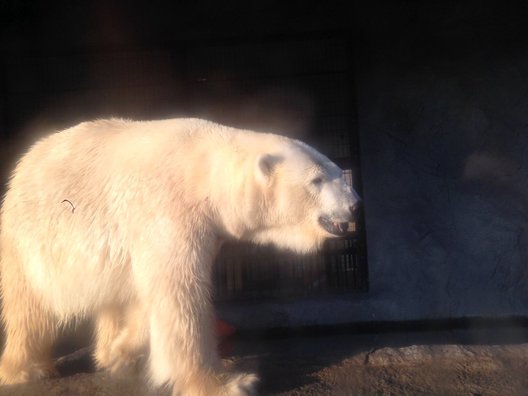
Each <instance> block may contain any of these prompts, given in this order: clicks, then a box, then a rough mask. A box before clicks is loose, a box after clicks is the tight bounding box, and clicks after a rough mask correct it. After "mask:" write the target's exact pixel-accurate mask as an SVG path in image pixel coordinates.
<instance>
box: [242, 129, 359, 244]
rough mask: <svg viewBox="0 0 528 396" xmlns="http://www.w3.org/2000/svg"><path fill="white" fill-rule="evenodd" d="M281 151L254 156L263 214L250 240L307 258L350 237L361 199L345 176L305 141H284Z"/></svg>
mask: <svg viewBox="0 0 528 396" xmlns="http://www.w3.org/2000/svg"><path fill="white" fill-rule="evenodd" d="M279 147H280V149H278V150H275V151H271V152H268V153H264V154H260V155H257V156H256V163H255V168H254V172H255V179H256V184H257V186H259V192H260V194H259V195H258V196H257V197H256V200H257V201H259V205H258V207H259V211H258V215H257V216H256V218H257V219H258V220H257V222H256V224H255V227H254V228H253V230H252V232H251V233H250V235H248V237H249V238H248V239H250V240H252V241H253V242H256V243H272V244H273V245H275V246H277V247H279V248H286V249H290V250H293V251H296V252H299V253H308V252H311V251H313V250H316V249H318V248H320V246H321V245H322V243H323V241H324V240H325V239H327V238H331V237H336V236H344V235H346V234H347V233H348V225H349V223H350V222H354V221H355V220H356V216H357V208H358V206H359V202H360V199H359V196H358V195H357V193H356V192H355V191H354V190H353V189H352V188H351V187H350V186H349V185H347V184H346V182H345V181H344V179H343V171H342V170H341V169H340V168H339V167H338V166H337V165H336V164H334V163H333V162H332V161H330V160H329V159H328V158H327V157H325V156H324V155H323V154H321V153H319V152H318V151H317V150H315V149H314V148H312V147H310V146H308V145H307V144H305V143H303V142H300V141H297V140H291V139H284V140H282V144H281V145H280V146H279Z"/></svg>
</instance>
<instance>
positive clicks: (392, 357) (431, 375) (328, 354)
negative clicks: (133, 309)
mask: <svg viewBox="0 0 528 396" xmlns="http://www.w3.org/2000/svg"><path fill="white" fill-rule="evenodd" d="M526 336H527V330H526V329H524V328H509V329H504V328H503V329H490V330H479V331H467V330H464V331H450V332H446V331H443V332H430V331H429V332H425V333H424V332H409V331H405V332H396V333H379V334H354V333H343V332H340V333H332V332H330V333H328V334H324V333H323V334H321V333H319V334H317V335H312V336H310V335H302V336H299V335H296V336H293V337H292V336H290V337H271V338H270V337H266V338H262V337H257V336H252V337H239V338H234V339H233V340H232V341H231V342H230V343H228V344H225V345H224V346H223V348H224V350H225V353H226V354H227V355H228V359H229V360H230V361H232V362H233V364H235V365H237V366H240V367H243V368H244V369H246V370H251V371H257V372H258V373H259V374H260V376H261V378H262V383H261V387H260V393H261V394H263V395H280V396H294V395H428V396H429V395H442V396H444V395H470V396H477V395H482V396H484V395H490V396H491V395H497V396H508V395H519V396H521V395H523V396H524V395H526V394H528V342H527V341H528V340H527V337H526ZM88 356H89V348H85V349H81V350H79V351H77V352H76V353H74V354H69V355H67V356H65V357H62V358H60V359H59V360H58V366H59V367H60V370H61V372H62V377H61V378H58V379H52V380H46V381H40V382H36V383H31V384H25V385H19V386H9V387H7V386H6V387H1V388H0V395H1V396H3V395H10V396H22V395H24V396H41V395H56V396H59V395H61V396H62V395H76V396H77V395H78V396H88V395H90V396H93V395H108V396H110V395H118V396H121V395H123V396H124V395H127V396H128V395H131V396H133V395H138V396H139V395H154V394H157V395H158V394H161V395H165V394H167V392H162V391H158V392H153V391H151V390H149V389H148V388H147V387H146V386H145V384H144V381H143V380H142V378H141V377H140V376H139V377H138V376H134V377H122V378H119V379H115V378H109V377H108V375H106V374H105V373H102V372H94V371H93V369H92V367H91V365H90V363H89V359H88Z"/></svg>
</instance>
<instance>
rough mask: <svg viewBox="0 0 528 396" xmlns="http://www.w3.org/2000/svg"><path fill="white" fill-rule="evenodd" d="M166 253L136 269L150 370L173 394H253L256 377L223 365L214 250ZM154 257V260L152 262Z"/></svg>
mask: <svg viewBox="0 0 528 396" xmlns="http://www.w3.org/2000/svg"><path fill="white" fill-rule="evenodd" d="M183 251H184V249H182V248H181V247H180V249H179V251H178V252H177V254H174V253H175V252H173V254H170V255H169V256H167V257H171V258H172V260H169V261H166V262H165V263H160V261H154V262H151V263H149V264H147V265H145V266H142V268H141V269H138V272H140V273H141V274H138V275H139V276H137V279H141V287H140V288H142V289H143V290H142V295H143V298H144V300H145V301H144V303H145V306H148V307H149V309H150V313H149V327H150V331H149V332H150V359H149V366H150V373H151V379H152V381H153V382H154V383H155V384H156V385H164V384H169V385H170V386H172V388H173V395H174V396H176V395H192V396H195V395H196V396H202V395H203V396H213V395H225V396H227V395H251V394H254V393H255V385H256V382H257V377H256V376H255V375H252V374H234V373H233V374H231V373H227V372H226V371H225V369H224V368H223V365H222V362H221V360H220V358H219V356H218V352H217V343H216V338H215V326H214V315H213V314H214V312H213V308H212V304H211V301H210V300H211V288H212V285H211V266H212V254H207V252H200V251H194V252H189V254H183ZM154 263H155V264H154Z"/></svg>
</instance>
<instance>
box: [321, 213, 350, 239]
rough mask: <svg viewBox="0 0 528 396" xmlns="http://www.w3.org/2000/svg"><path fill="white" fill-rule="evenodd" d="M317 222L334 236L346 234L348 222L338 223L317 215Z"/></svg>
mask: <svg viewBox="0 0 528 396" xmlns="http://www.w3.org/2000/svg"><path fill="white" fill-rule="evenodd" d="M319 224H320V225H321V227H323V228H324V229H325V231H326V232H328V233H330V234H332V235H335V236H345V235H347V234H348V223H340V222H337V221H331V220H330V219H328V218H326V217H323V216H321V217H319Z"/></svg>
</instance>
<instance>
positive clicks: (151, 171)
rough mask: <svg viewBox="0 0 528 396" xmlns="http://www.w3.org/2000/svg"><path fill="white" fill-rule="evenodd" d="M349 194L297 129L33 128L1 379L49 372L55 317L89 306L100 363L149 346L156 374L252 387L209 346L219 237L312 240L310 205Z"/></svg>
mask: <svg viewBox="0 0 528 396" xmlns="http://www.w3.org/2000/svg"><path fill="white" fill-rule="evenodd" d="M315 177H320V178H321V179H322V180H323V181H322V183H318V184H317V185H315V184H314V183H312V180H313V179H314V178H315ZM356 200H357V196H356V195H355V193H353V192H352V191H351V190H350V188H348V187H347V186H346V185H345V184H344V182H343V181H342V179H341V170H340V169H339V168H338V167H337V166H335V165H334V164H333V163H332V162H330V161H329V160H328V158H326V157H324V156H323V155H322V154H320V153H318V152H317V151H315V150H314V149H312V148H311V147H309V146H307V145H305V144H304V143H301V142H298V141H295V140H291V139H287V138H284V137H280V136H276V135H270V134H257V133H254V132H250V131H242V130H236V129H233V128H228V127H224V126H220V125H217V124H214V123H211V122H207V121H203V120H197V119H173V120H164V121H149V122H132V121H125V120H102V121H96V122H89V123H82V124H80V125H77V126H75V127H73V128H70V129H67V130H65V131H62V132H59V133H55V134H52V135H50V136H49V137H47V138H44V139H42V140H40V141H39V142H37V143H36V144H35V145H34V146H33V147H32V148H31V149H30V150H29V151H28V153H27V154H26V155H24V156H23V157H22V159H21V160H20V162H19V163H18V165H17V167H16V169H15V171H14V173H13V175H12V178H11V180H10V184H9V189H8V192H7V194H6V197H5V199H4V202H3V206H2V212H1V228H0V254H1V270H2V279H1V282H2V295H3V319H4V324H5V327H6V337H7V339H6V346H5V349H4V353H3V356H2V360H1V364H0V380H1V381H2V382H3V383H16V382H24V381H27V380H31V379H36V378H40V377H44V376H48V375H51V374H53V372H54V368H53V365H52V364H51V360H50V350H51V346H52V344H53V341H54V339H55V336H56V331H57V326H58V325H59V324H61V323H66V322H68V321H70V320H72V319H73V318H77V317H86V316H93V317H95V319H96V337H97V341H96V350H95V359H96V362H97V364H98V365H99V366H100V367H103V368H107V369H109V370H111V371H117V370H119V369H121V368H123V367H125V366H127V365H129V364H131V363H134V361H135V360H136V359H137V357H138V356H140V355H141V354H145V353H148V352H150V355H149V367H150V374H151V379H152V381H153V383H155V384H156V385H163V384H168V385H170V386H172V388H173V394H175V395H176V394H189V395H215V394H216V395H246V394H251V393H252V392H254V387H255V383H256V381H257V379H256V377H255V376H253V375H247V374H229V373H227V372H225V370H224V368H223V366H222V364H221V361H220V359H219V357H218V354H217V351H216V341H215V337H214V321H213V312H212V308H211V302H210V293H211V264H212V262H213V259H214V256H215V255H216V252H217V250H218V246H219V245H220V243H221V241H222V240H225V239H238V240H250V241H254V242H257V243H274V244H276V245H278V246H280V247H284V248H289V249H292V250H294V251H297V252H308V251H311V250H313V249H316V248H318V247H319V246H320V245H321V243H322V242H323V240H324V239H325V238H327V237H329V236H330V235H329V234H328V233H327V232H326V231H324V229H323V228H322V227H321V226H320V225H319V224H318V218H319V216H321V215H324V216H327V217H329V218H331V219H332V220H333V221H347V219H348V217H349V215H350V212H349V208H350V206H352V205H353V204H354V203H355V201H356Z"/></svg>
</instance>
